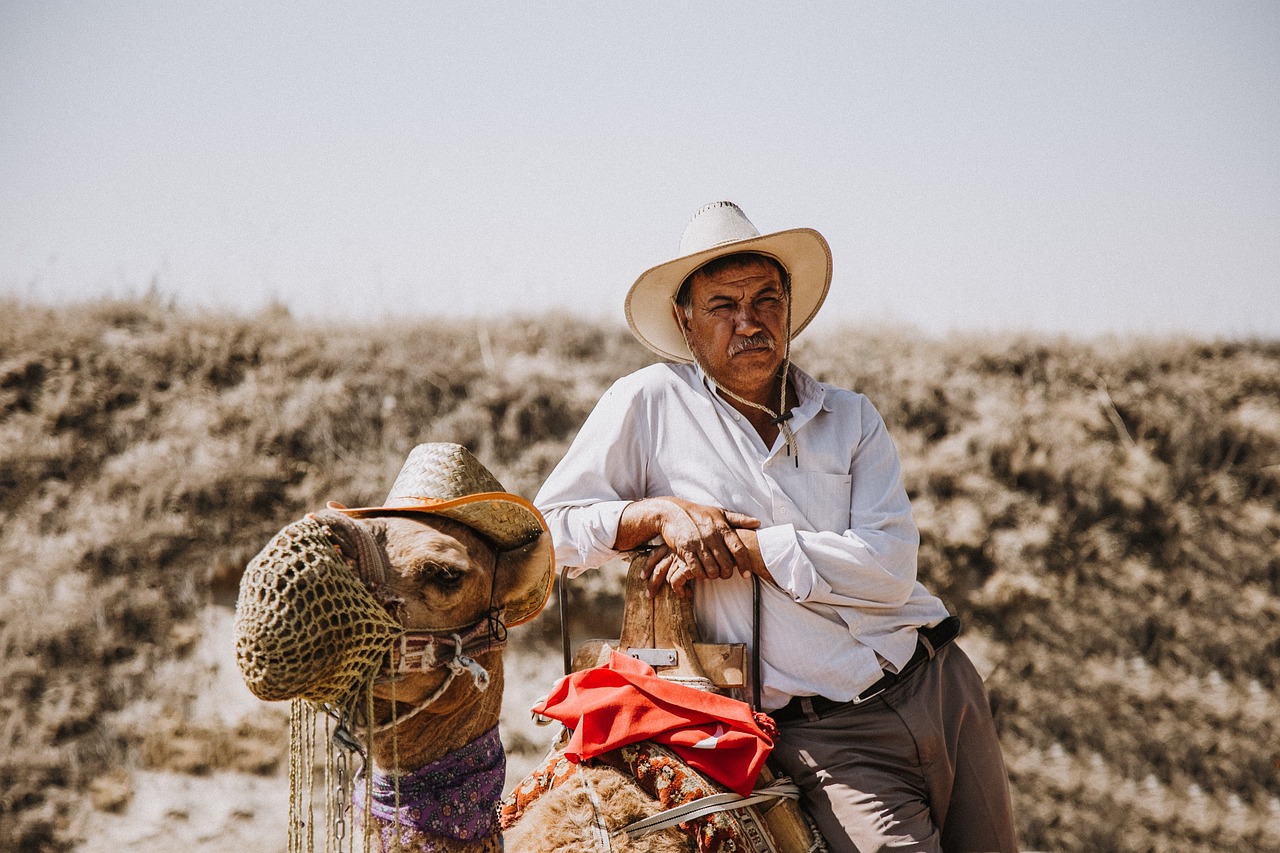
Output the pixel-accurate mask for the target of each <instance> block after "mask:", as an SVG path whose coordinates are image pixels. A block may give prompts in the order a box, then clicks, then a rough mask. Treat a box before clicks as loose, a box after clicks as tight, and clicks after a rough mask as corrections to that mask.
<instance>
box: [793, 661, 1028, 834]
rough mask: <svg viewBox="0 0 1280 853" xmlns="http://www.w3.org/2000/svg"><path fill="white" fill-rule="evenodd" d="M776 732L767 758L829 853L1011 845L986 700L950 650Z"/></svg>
mask: <svg viewBox="0 0 1280 853" xmlns="http://www.w3.org/2000/svg"><path fill="white" fill-rule="evenodd" d="M778 729H779V734H780V737H779V739H778V742H777V743H776V744H775V746H774V750H773V755H772V758H771V763H772V764H773V766H774V767H775V768H777V769H778V770H779V771H781V772H783V773H785V774H787V775H789V776H791V778H792V779H794V780H795V782H796V783H797V784H798V785H799V786H800V789H801V791H803V792H804V804H805V807H806V808H807V809H808V811H809V813H810V814H811V815H812V816H813V818H814V820H815V821H816V822H817V824H818V828H819V829H820V830H821V831H822V834H823V836H825V837H826V839H827V843H828V845H830V847H831V850H832V851H833V853H834V851H856V853H875V851H878V850H919V851H934V852H935V853H940V851H946V853H978V851H1001V853H1004V851H1016V850H1017V841H1016V839H1015V837H1014V829H1013V808H1012V805H1011V803H1010V799H1009V777H1008V774H1007V773H1006V771H1005V766H1004V758H1003V757H1002V756H1001V753H1000V743H999V741H998V740H997V739H996V730H995V724H994V722H993V721H992V719H991V704H990V701H989V700H988V698H987V693H986V689H985V688H984V687H983V685H982V678H981V676H979V675H978V673H977V671H976V670H975V669H974V668H973V664H972V663H971V662H970V660H969V658H968V657H967V656H966V655H965V653H964V652H963V651H961V650H960V648H958V647H957V646H956V644H955V643H951V644H950V645H948V646H945V647H944V648H943V649H941V650H940V651H939V652H938V654H937V655H936V656H935V657H934V659H933V660H931V661H929V663H927V664H925V665H924V666H922V667H920V668H919V669H918V670H916V671H915V672H913V673H911V675H909V676H908V677H907V678H906V679H905V680H903V681H902V682H900V683H898V684H896V685H894V686H893V687H892V688H890V689H889V690H887V691H885V692H884V693H882V694H880V695H879V696H877V697H875V698H872V699H869V700H868V701H867V702H865V703H864V704H861V705H857V706H854V707H853V708H850V709H847V710H842V711H839V712H836V713H834V714H832V715H831V716H828V717H825V718H823V719H821V720H796V721H793V722H789V723H783V724H781V725H779V726H778Z"/></svg>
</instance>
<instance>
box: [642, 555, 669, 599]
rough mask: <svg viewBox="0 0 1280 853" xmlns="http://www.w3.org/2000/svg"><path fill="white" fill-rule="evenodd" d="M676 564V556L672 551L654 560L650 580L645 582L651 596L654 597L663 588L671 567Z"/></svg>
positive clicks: (646, 591)
mask: <svg viewBox="0 0 1280 853" xmlns="http://www.w3.org/2000/svg"><path fill="white" fill-rule="evenodd" d="M675 564H676V557H675V555H674V554H672V553H671V552H670V551H667V552H666V553H665V554H664V555H662V556H661V557H659V558H658V560H657V561H655V562H654V564H653V568H652V571H651V572H650V574H649V575H648V582H647V583H646V584H645V586H646V590H645V594H646V595H648V596H649V598H653V597H654V596H656V595H657V594H658V590H660V589H662V584H663V583H665V582H666V580H667V575H668V574H669V573H670V572H671V567H672V566H673V565H675Z"/></svg>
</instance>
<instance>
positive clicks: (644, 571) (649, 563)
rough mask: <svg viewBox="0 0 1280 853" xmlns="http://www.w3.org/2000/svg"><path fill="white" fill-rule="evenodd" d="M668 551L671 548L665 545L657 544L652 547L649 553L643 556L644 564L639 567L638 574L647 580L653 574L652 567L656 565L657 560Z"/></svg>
mask: <svg viewBox="0 0 1280 853" xmlns="http://www.w3.org/2000/svg"><path fill="white" fill-rule="evenodd" d="M670 553H671V549H669V548H668V547H667V546H666V545H658V546H656V547H654V549H653V550H652V551H650V552H649V555H648V556H647V557H645V559H644V565H643V566H641V567H640V576H641V577H643V578H644V579H645V580H648V579H649V578H650V577H651V576H652V575H653V570H654V567H655V566H657V565H658V562H659V561H661V560H662V558H663V557H665V556H667V555H668V554H670Z"/></svg>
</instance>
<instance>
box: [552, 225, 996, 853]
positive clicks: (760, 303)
mask: <svg viewBox="0 0 1280 853" xmlns="http://www.w3.org/2000/svg"><path fill="white" fill-rule="evenodd" d="M830 281H831V253H830V249H829V248H828V246H827V243H826V241H825V240H824V239H823V238H822V236H821V235H820V234H818V233H817V232H816V231H813V230H810V229H793V230H789V231H781V232H777V233H773V234H767V235H760V233H759V232H758V231H757V230H756V229H755V227H754V226H753V225H752V224H751V223H750V222H749V221H748V220H747V218H746V216H745V215H744V214H743V213H742V211H741V210H740V209H739V208H738V207H737V206H736V205H733V204H731V203H729V202H719V203H716V204H711V205H707V206H706V207H704V208H702V209H701V210H699V211H698V212H697V213H696V214H695V215H694V217H693V219H692V221H691V222H690V223H689V226H688V227H687V228H686V230H685V233H684V236H683V238H682V240H681V251H680V257H678V258H676V259H675V260H674V261H669V262H667V263H664V264H660V265H658V266H656V267H654V268H652V269H650V270H648V271H647V272H645V273H644V274H643V275H641V276H640V278H639V279H638V280H637V281H636V283H635V284H634V285H633V286H632V288H631V290H630V292H629V293H628V294H627V300H626V312H627V320H628V323H629V324H630V326H631V330H632V332H633V333H634V334H635V335H636V337H637V338H638V339H639V340H640V341H641V342H642V343H643V344H645V345H646V346H647V347H649V348H650V349H652V350H653V351H655V352H657V353H658V354H659V355H662V356H664V357H666V358H668V359H671V360H672V361H673V362H676V363H673V364H656V365H651V366H649V367H647V368H644V369H642V370H639V371H637V372H636V373H633V374H631V375H630V376H626V377H623V378H622V379H620V380H618V381H617V382H616V383H615V384H614V385H613V387H612V388H610V389H609V391H608V392H607V393H606V394H605V395H604V397H603V398H602V399H601V400H600V402H599V403H598V404H597V406H596V408H595V410H594V411H593V412H592V413H591V415H590V416H589V417H588V419H587V421H586V422H585V423H584V424H583V427H582V429H581V431H580V432H579V433H578V436H577V438H576V439H575V441H574V442H573V445H572V446H571V447H570V449H569V451H568V453H567V454H566V455H565V458H564V459H563V460H562V461H561V463H560V464H559V466H557V468H556V469H555V471H554V472H553V473H552V474H551V477H550V478H549V479H548V480H547V482H546V484H545V485H544V486H543V488H542V490H541V492H540V493H539V495H538V497H537V499H536V501H535V503H536V504H537V505H538V507H539V508H540V509H541V510H542V512H543V514H544V515H545V517H546V520H547V522H548V525H549V528H550V529H551V531H552V537H553V541H554V543H555V549H556V553H557V557H558V560H559V562H560V563H561V565H573V566H582V567H591V566H597V565H599V564H601V563H602V562H604V561H605V560H607V559H609V558H610V557H612V556H614V555H615V554H616V553H617V552H618V551H625V550H629V549H632V548H635V547H637V546H640V545H643V544H645V543H647V542H650V541H651V540H656V541H658V542H660V544H658V545H657V546H656V547H655V548H654V550H653V552H652V554H651V555H650V558H649V562H648V564H647V567H646V571H647V572H649V582H650V591H651V593H652V592H653V591H655V590H657V589H658V588H659V587H660V585H661V584H662V583H669V584H670V585H671V586H672V587H673V588H674V589H676V590H677V592H679V593H681V594H689V592H690V591H691V589H693V587H694V586H695V585H696V595H695V599H694V608H695V612H696V614H697V618H698V625H699V628H700V630H701V632H702V634H703V636H704V637H705V638H706V639H708V640H709V641H710V642H719V643H750V642H751V639H752V625H753V606H752V576H755V577H756V578H759V579H760V588H761V596H760V648H759V650H758V652H759V655H760V669H761V682H762V684H761V704H762V706H763V709H764V710H765V711H768V712H770V713H771V714H773V716H774V718H775V719H776V720H777V722H778V724H779V733H780V737H779V740H778V742H777V744H776V746H775V749H774V752H773V759H774V761H775V763H776V765H778V766H779V768H780V769H781V770H782V771H783V772H785V773H787V774H788V775H790V776H791V777H792V778H793V779H794V780H795V781H796V783H797V784H799V785H800V786H801V788H802V790H803V791H804V795H805V804H806V806H807V808H808V810H809V812H810V814H812V815H813V817H814V819H815V820H816V821H817V823H818V826H819V828H820V829H821V830H822V833H823V835H824V836H825V837H826V839H827V841H828V843H829V844H830V845H831V847H832V849H833V850H858V851H862V853H867V851H874V850H881V849H886V848H893V849H895V850H898V849H903V850H946V851H977V850H1002V851H1003V850H1013V849H1016V843H1015V841H1014V831H1013V822H1012V815H1011V808H1010V803H1009V789H1008V780H1007V775H1006V772H1005V768H1004V763H1003V759H1002V757H1001V754H1000V747H999V743H998V741H997V739H996V733H995V726H994V724H993V722H992V719H991V709H990V705H989V703H988V700H987V697H986V694H985V692H984V689H983V686H982V681H981V678H980V677H979V676H978V674H977V673H976V672H975V671H974V669H973V666H972V664H971V663H970V662H969V660H968V659H967V658H966V657H965V656H964V653H963V652H962V651H960V649H959V648H957V647H956V646H955V645H951V644H949V643H950V640H951V639H952V638H954V636H955V633H956V632H957V630H958V624H957V622H956V620H955V619H954V618H949V617H948V614H947V611H946V608H945V607H944V606H943V604H942V602H941V601H939V600H938V599H937V598H935V597H933V596H932V595H930V594H929V593H928V592H927V591H926V590H925V589H924V587H923V586H922V585H921V584H920V583H919V582H918V581H917V580H916V551H917V546H918V543H919V534H918V533H917V530H916V527H915V524H914V522H913V521H912V518H911V508H910V504H909V502H908V500H907V495H906V491H905V489H904V488H903V485H902V479H901V475H900V466H899V462H898V456H897V451H896V450H895V448H894V445H893V442H892V440H891V439H890V437H889V434H888V432H887V431H886V429H885V425H884V422H883V420H882V419H881V417H880V415H879V413H877V412H876V410H875V408H874V407H873V406H872V405H871V403H870V402H869V401H868V400H867V399H866V398H865V397H863V396H862V395H860V394H855V393H853V392H850V391H845V390H842V389H838V388H834V387H832V386H829V385H825V384H823V383H820V382H817V381H816V380H814V379H813V378H811V377H810V376H808V375H807V374H805V373H804V372H803V371H801V370H799V369H798V368H796V367H794V366H792V365H790V357H789V353H790V341H791V338H792V337H794V335H796V334H797V333H799V332H800V331H801V330H802V329H803V328H804V327H805V326H806V325H807V324H808V323H809V321H810V320H812V319H813V316H814V315H815V314H816V313H817V311H818V308H819V307H820V306H821V304H822V302H823V300H824V299H825V297H826V293H827V289H828V287H829V285H830Z"/></svg>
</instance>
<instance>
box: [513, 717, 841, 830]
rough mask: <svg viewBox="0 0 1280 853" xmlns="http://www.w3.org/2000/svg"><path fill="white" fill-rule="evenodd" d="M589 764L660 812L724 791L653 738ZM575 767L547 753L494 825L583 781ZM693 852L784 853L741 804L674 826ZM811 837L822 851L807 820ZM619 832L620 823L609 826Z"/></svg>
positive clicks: (758, 816) (752, 810) (756, 812)
mask: <svg viewBox="0 0 1280 853" xmlns="http://www.w3.org/2000/svg"><path fill="white" fill-rule="evenodd" d="M586 763H588V764H590V763H603V764H607V765H609V766H612V767H614V768H615V769H617V770H619V771H621V772H622V773H624V774H626V775H627V776H629V777H631V778H632V779H634V780H635V782H636V784H637V785H638V786H639V787H640V789H641V790H642V791H644V792H645V793H646V794H647V795H648V796H649V797H651V798H653V799H654V800H656V801H657V802H658V804H659V806H660V807H661V808H662V809H663V810H664V811H665V810H669V809H672V808H676V807H677V806H682V805H685V804H687V803H690V802H693V801H694V800H698V799H701V798H703V797H710V796H713V795H716V794H722V793H724V792H725V791H727V789H726V788H725V787H724V786H722V785H719V784H717V783H716V782H714V781H712V780H711V779H709V778H707V777H706V776H704V775H703V774H701V773H699V772H698V771H696V770H694V769H692V768H691V767H689V765H688V764H687V763H685V762H684V760H682V759H681V758H680V756H679V755H677V754H676V753H675V752H673V751H672V750H671V749H669V748H667V747H665V746H662V745H661V744H657V743H654V742H653V741H639V742H637V743H632V744H627V745H625V746H622V747H619V748H618V749H615V750H613V751H611V752H609V753H607V754H606V755H602V756H600V757H598V758H596V759H592V760H590V761H589V762H586ZM578 770H579V765H578V764H575V763H574V762H572V761H570V760H569V759H568V758H566V757H565V755H564V752H563V751H560V750H556V751H553V752H551V753H550V754H549V755H548V756H547V757H546V759H544V761H543V762H542V764H541V765H540V766H539V767H538V768H537V769H536V770H534V771H533V772H532V773H530V774H529V775H528V776H526V777H525V778H524V780H522V781H521V782H520V784H518V785H517V786H516V787H515V788H513V789H512V790H511V792H510V793H509V794H508V795H507V796H506V798H504V800H503V801H502V803H501V805H500V806H499V818H498V819H499V823H500V825H501V826H502V828H503V829H504V830H505V829H508V828H510V827H512V826H514V825H515V824H516V823H518V822H519V821H520V819H521V818H522V817H524V815H525V814H526V813H527V812H528V811H529V809H530V808H531V807H532V806H533V805H534V804H535V803H537V801H538V800H539V799H540V798H541V797H542V796H544V795H545V794H547V793H548V792H549V791H552V790H555V789H557V788H560V787H561V786H565V785H581V784H587V783H585V782H584V781H583V780H582V777H581V776H580V775H579V772H578ZM677 827H678V829H679V830H680V831H681V832H683V833H684V834H685V835H686V836H687V837H688V838H689V839H690V840H691V841H692V842H693V844H694V846H695V849H697V850H698V851H699V853H784V851H783V850H782V848H781V847H780V846H778V844H777V842H776V841H775V840H774V838H773V837H772V835H771V834H770V832H769V829H768V827H767V825H766V823H765V820H764V818H763V816H762V812H761V810H760V809H758V808H756V807H747V808H740V809H732V810H725V811H717V812H713V813H712V814H708V815H705V816H702V817H695V818H692V819H690V820H688V821H685V822H683V823H680V824H678V825H677ZM810 829H811V830H812V834H813V837H814V841H813V844H812V846H808V845H807V849H808V850H811V851H824V850H826V847H825V845H824V844H823V842H822V841H821V837H820V836H819V835H818V834H817V831H816V829H813V827H812V824H810ZM613 832H614V834H621V827H618V828H614V829H613Z"/></svg>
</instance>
